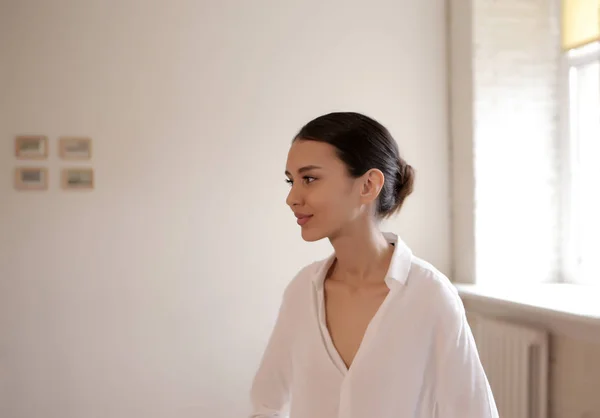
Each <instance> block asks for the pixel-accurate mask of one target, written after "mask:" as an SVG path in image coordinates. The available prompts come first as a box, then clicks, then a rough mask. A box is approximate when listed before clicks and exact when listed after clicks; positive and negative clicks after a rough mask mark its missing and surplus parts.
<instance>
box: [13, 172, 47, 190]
mask: <svg viewBox="0 0 600 418" xmlns="http://www.w3.org/2000/svg"><path fill="white" fill-rule="evenodd" d="M15 189H17V190H47V189H48V169H47V168H45V167H17V168H16V169H15Z"/></svg>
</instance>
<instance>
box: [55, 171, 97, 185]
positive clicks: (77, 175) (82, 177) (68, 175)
mask: <svg viewBox="0 0 600 418" xmlns="http://www.w3.org/2000/svg"><path fill="white" fill-rule="evenodd" d="M62 188H63V189H66V190H90V189H93V188H94V170H93V169H91V168H65V169H63V170H62Z"/></svg>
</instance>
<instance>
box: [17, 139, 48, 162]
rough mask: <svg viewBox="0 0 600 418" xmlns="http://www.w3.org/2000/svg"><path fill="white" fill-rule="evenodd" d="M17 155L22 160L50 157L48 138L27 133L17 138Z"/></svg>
mask: <svg viewBox="0 0 600 418" xmlns="http://www.w3.org/2000/svg"><path fill="white" fill-rule="evenodd" d="M15 155H16V157H17V158H18V159H20V160H44V159H46V158H47V157H48V138H47V137H45V136H42V135H29V136H27V135H25V136H17V137H16V138H15Z"/></svg>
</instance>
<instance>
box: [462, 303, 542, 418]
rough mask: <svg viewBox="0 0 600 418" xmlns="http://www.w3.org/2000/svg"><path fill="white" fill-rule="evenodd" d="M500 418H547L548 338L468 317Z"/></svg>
mask: <svg viewBox="0 0 600 418" xmlns="http://www.w3.org/2000/svg"><path fill="white" fill-rule="evenodd" d="M469 320H470V321H471V322H472V328H473V334H474V337H475V341H476V343H477V348H478V350H479V355H480V357H481V362H482V364H483V367H484V369H485V372H486V374H487V376H488V379H489V381H490V386H491V387H492V392H493V393H494V398H495V400H496V403H497V406H498V410H499V413H500V417H501V418H547V416H548V415H547V414H548V363H549V359H548V344H549V343H548V334H547V333H546V332H545V331H543V330H538V329H533V328H528V327H525V326H521V325H517V324H513V323H509V322H503V321H499V320H494V319H491V318H487V317H485V316H481V315H471V314H469Z"/></svg>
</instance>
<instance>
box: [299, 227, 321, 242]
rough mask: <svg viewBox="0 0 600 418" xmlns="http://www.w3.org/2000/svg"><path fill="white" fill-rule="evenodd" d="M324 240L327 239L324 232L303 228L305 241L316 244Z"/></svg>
mask: <svg viewBox="0 0 600 418" xmlns="http://www.w3.org/2000/svg"><path fill="white" fill-rule="evenodd" d="M323 238H325V234H323V233H322V232H320V231H318V230H316V229H312V228H307V227H302V239H303V240H304V241H306V242H315V241H319V240H322V239H323Z"/></svg>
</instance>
